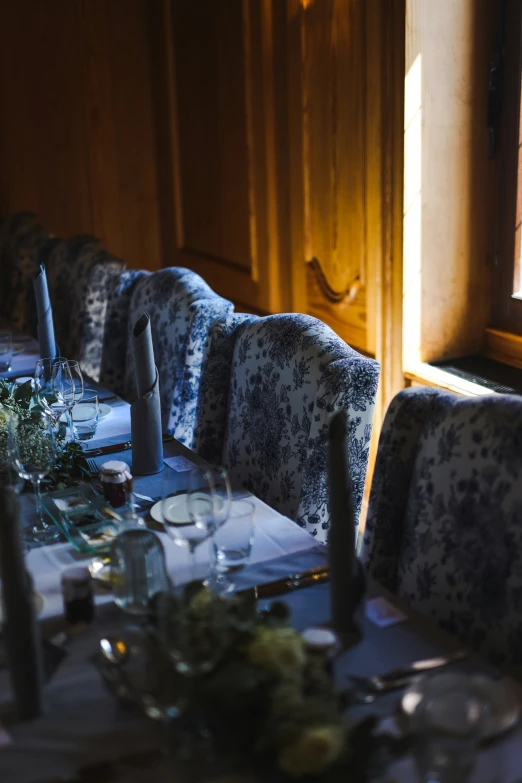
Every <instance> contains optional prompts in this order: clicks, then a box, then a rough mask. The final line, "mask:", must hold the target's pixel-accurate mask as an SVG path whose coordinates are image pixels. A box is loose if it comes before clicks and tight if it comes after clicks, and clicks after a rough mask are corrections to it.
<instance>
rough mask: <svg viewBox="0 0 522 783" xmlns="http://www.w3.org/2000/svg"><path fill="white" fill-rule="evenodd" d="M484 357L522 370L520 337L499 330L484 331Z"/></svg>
mask: <svg viewBox="0 0 522 783" xmlns="http://www.w3.org/2000/svg"><path fill="white" fill-rule="evenodd" d="M486 356H488V357H489V358H490V359H495V361H497V362H502V363H503V364H510V365H511V366H512V367H519V368H521V369H522V337H520V336H519V335H518V334H510V333H509V332H503V331H502V330H501V329H486Z"/></svg>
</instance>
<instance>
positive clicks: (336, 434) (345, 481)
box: [328, 411, 366, 637]
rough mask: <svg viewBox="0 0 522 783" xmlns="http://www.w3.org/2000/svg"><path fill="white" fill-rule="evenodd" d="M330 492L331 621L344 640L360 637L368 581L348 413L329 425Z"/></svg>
mask: <svg viewBox="0 0 522 783" xmlns="http://www.w3.org/2000/svg"><path fill="white" fill-rule="evenodd" d="M328 490H329V499H330V530H329V534H328V559H329V577H330V610H331V620H332V625H333V627H334V629H335V630H336V631H337V633H338V634H339V635H340V636H341V637H353V636H356V637H357V636H360V633H361V630H362V617H361V615H362V611H361V610H362V609H363V606H364V597H365V594H366V579H365V576H364V570H363V567H362V564H361V562H360V561H359V559H358V558H357V557H356V555H355V535H356V531H357V518H356V513H355V505H354V502H353V486H352V480H351V478H350V462H349V456H348V443H347V426H346V412H345V411H339V412H338V413H336V414H335V415H334V416H333V418H332V420H331V422H330V430H329V440H328Z"/></svg>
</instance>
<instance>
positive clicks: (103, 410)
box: [98, 402, 112, 419]
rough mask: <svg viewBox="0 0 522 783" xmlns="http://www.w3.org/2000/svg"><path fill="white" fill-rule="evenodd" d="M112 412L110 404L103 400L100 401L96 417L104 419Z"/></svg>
mask: <svg viewBox="0 0 522 783" xmlns="http://www.w3.org/2000/svg"><path fill="white" fill-rule="evenodd" d="M111 413H112V408H111V406H110V405H106V404H105V403H104V402H100V409H99V414H98V418H99V419H106V418H107V416H110V415H111Z"/></svg>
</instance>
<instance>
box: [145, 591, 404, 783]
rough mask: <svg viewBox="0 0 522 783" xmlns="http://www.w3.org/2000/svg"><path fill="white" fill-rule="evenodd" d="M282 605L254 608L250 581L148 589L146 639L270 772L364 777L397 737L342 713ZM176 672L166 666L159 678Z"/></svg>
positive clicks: (396, 747)
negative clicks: (218, 590) (225, 592)
mask: <svg viewBox="0 0 522 783" xmlns="http://www.w3.org/2000/svg"><path fill="white" fill-rule="evenodd" d="M289 615H290V613H289V610H288V607H287V606H286V605H285V604H284V603H281V602H274V603H273V604H272V606H271V607H270V608H269V609H267V610H265V611H263V612H258V611H257V605H256V600H255V595H254V592H253V591H246V592H244V593H242V594H235V595H233V596H232V597H223V596H219V595H215V594H214V593H212V591H211V590H209V589H206V588H203V587H202V585H201V584H200V583H192V584H190V585H188V586H187V587H186V588H185V590H184V591H183V592H182V593H181V594H180V595H173V594H172V593H163V594H159V595H157V596H155V598H154V600H153V602H152V603H151V611H150V623H151V624H150V626H149V631H150V639H151V641H152V644H153V645H156V646H157V647H158V648H163V645H165V644H166V646H167V648H168V650H169V655H170V656H172V654H173V651H175V652H174V658H173V659H172V660H174V659H175V660H177V661H178V662H179V661H180V660H182V661H183V662H184V664H185V665H186V666H187V667H189V668H192V676H191V677H190V683H191V692H190V701H191V705H192V706H193V708H194V710H195V711H196V712H198V713H200V714H201V713H203V714H207V715H208V716H209V723H212V721H213V722H214V723H215V725H216V730H217V731H222V732H223V736H222V737H220V744H223V745H226V744H227V742H228V743H230V739H231V738H234V740H235V742H236V744H237V745H238V746H240V747H241V748H242V750H243V751H244V750H247V752H248V753H249V754H254V755H256V757H257V759H258V763H259V764H261V765H267V767H268V769H267V773H268V774H269V776H270V779H273V780H284V779H287V778H303V777H304V778H305V779H308V780H317V781H321V783H337V781H339V783H341V781H342V782H343V783H346V782H347V781H349V783H366V781H369V780H370V778H371V777H373V776H374V775H380V774H381V773H382V772H383V771H384V770H385V769H386V766H387V765H388V763H389V762H390V760H391V759H392V758H393V757H395V756H397V755H399V754H400V753H402V752H403V751H404V749H405V746H404V743H403V742H401V741H399V740H397V739H395V738H393V737H390V736H386V735H377V734H376V733H375V725H376V721H375V719H373V718H369V719H366V720H364V721H362V722H359V723H357V724H353V723H352V722H351V721H350V720H349V719H347V717H346V716H345V714H344V700H343V694H341V693H339V692H338V691H337V690H336V688H335V684H334V681H333V679H332V678H331V676H330V675H329V673H328V668H327V666H326V660H325V659H324V658H322V657H321V655H318V654H317V652H315V653H311V652H310V651H309V650H308V649H307V648H306V647H305V645H304V642H303V639H302V637H301V636H300V634H298V633H297V632H296V631H294V630H293V629H292V628H291V627H290V625H289V619H290V617H289ZM160 628H161V635H160V634H159V633H158V629H160ZM177 672H178V673H176V672H175V671H174V667H172V672H171V675H170V676H169V673H168V669H167V672H166V673H165V675H164V676H163V677H162V683H164V685H165V687H167V688H168V687H169V686H173V683H174V680H175V678H176V677H179V669H178V670H177ZM173 687H174V688H175V686H173ZM276 770H277V772H276V773H275V771H276ZM274 773H275V774H276V775H277V777H274Z"/></svg>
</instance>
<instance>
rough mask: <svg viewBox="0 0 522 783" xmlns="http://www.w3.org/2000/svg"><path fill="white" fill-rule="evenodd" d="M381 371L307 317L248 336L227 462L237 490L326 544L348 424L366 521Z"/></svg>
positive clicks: (241, 337)
mask: <svg viewBox="0 0 522 783" xmlns="http://www.w3.org/2000/svg"><path fill="white" fill-rule="evenodd" d="M378 381H379V364H378V363H377V362H375V361H373V360H372V359H367V358H365V357H364V356H361V355H360V354H358V353H357V352H356V351H354V350H353V349H352V348H350V347H349V346H348V345H347V344H346V343H345V342H343V341H342V340H341V339H340V338H339V337H337V335H336V334H335V333H334V332H333V331H332V330H331V329H330V328H329V327H328V326H326V325H325V324H323V323H322V322H321V321H319V320H317V319H316V318H312V317H310V316H308V315H299V314H292V315H273V316H268V317H266V318H261V319H257V320H254V321H252V322H249V323H245V324H243V325H242V326H240V327H239V330H238V334H237V338H236V340H235V346H234V356H233V363H232V378H231V388H230V395H229V411H228V420H227V427H226V437H225V443H224V449H223V459H222V462H223V464H225V465H226V466H227V467H228V468H229V471H230V475H231V478H232V480H233V481H235V482H237V483H239V484H241V485H242V486H243V487H245V488H246V489H248V490H250V491H251V492H252V493H253V494H254V495H257V496H258V497H259V498H261V499H262V500H264V501H266V502H267V503H268V504H269V505H270V506H272V507H273V508H275V509H277V510H278V511H280V512H281V513H282V514H285V515H286V516H288V517H290V518H291V519H294V520H296V521H297V523H298V524H299V525H301V526H302V527H304V528H305V529H306V530H307V531H308V532H309V533H310V534H311V535H313V536H316V537H317V539H318V540H320V541H325V540H326V537H327V533H328V528H329V522H330V512H329V507H328V491H327V476H326V462H327V434H328V424H329V420H330V418H331V416H332V414H333V413H334V412H335V411H338V410H341V409H344V410H346V412H347V415H348V426H349V452H350V454H349V456H350V468H351V478H352V482H353V487H354V496H355V503H356V508H357V512H359V510H360V507H361V501H362V494H363V487H364V479H365V476H366V467H367V463H368V450H369V446H370V438H371V430H372V421H373V413H374V407H375V399H376V395H377V385H378Z"/></svg>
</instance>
